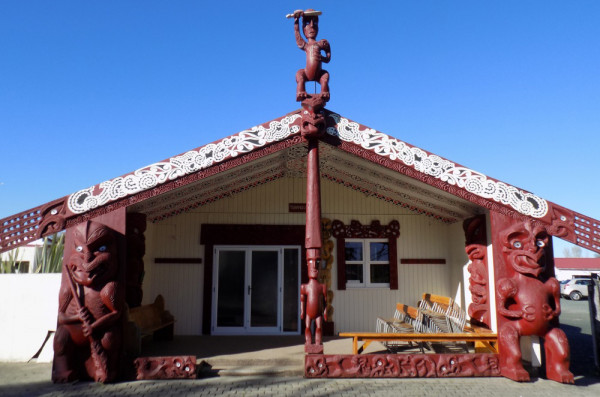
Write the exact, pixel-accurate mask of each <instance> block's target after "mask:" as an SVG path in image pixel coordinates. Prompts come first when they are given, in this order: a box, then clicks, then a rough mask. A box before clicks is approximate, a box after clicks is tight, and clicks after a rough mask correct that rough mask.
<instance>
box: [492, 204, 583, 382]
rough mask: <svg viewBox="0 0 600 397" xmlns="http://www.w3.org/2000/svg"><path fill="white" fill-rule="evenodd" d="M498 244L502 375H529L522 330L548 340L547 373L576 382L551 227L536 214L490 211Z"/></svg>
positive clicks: (523, 378) (496, 267) (496, 269)
mask: <svg viewBox="0 0 600 397" xmlns="http://www.w3.org/2000/svg"><path fill="white" fill-rule="evenodd" d="M490 218H491V224H492V225H491V226H492V243H493V246H494V273H495V279H496V291H495V292H496V311H497V318H498V352H499V354H500V371H501V373H502V375H503V376H505V377H507V378H510V379H513V380H516V381H528V380H529V374H528V373H527V371H526V370H525V369H524V367H523V364H522V361H521V357H522V355H521V348H520V344H519V341H520V338H521V336H532V335H535V336H539V337H541V338H543V340H544V349H545V353H546V377H547V378H548V379H552V380H555V381H557V382H562V383H573V374H572V373H571V372H570V371H569V360H570V351H569V342H568V340H567V337H566V335H565V333H564V332H563V331H562V330H561V329H560V328H559V324H558V316H559V315H560V286H559V284H558V281H557V280H556V278H554V277H553V271H554V269H553V265H552V262H553V258H552V247H551V240H550V236H549V234H548V231H547V230H546V228H545V227H544V226H542V225H541V224H539V223H534V222H533V221H531V220H518V219H514V218H511V217H508V216H506V215H502V214H499V213H495V212H492V213H490Z"/></svg>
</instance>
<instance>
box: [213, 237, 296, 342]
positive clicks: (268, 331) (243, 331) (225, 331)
mask: <svg viewBox="0 0 600 397" xmlns="http://www.w3.org/2000/svg"><path fill="white" fill-rule="evenodd" d="M285 249H297V250H298V284H300V268H301V266H302V263H301V251H300V250H301V247H300V246H288V245H218V246H215V247H214V253H213V258H214V263H213V269H214V270H213V292H212V294H213V295H212V316H211V334H212V335H296V334H299V333H300V321H298V329H297V330H295V331H287V332H286V331H283V285H284V282H283V281H284V280H283V273H284V272H283V259H284V255H283V253H284V250H285ZM221 251H244V252H245V265H244V320H243V323H244V325H243V326H241V327H222V326H221V327H219V326H218V325H217V310H218V304H219V302H218V297H219V254H220V252H221ZM253 251H276V252H277V253H278V259H277V325H276V326H274V327H252V326H251V325H250V320H251V296H250V290H251V287H252V279H251V278H252V252H253ZM299 290H300V285H298V291H299ZM299 315H300V299H298V316H299Z"/></svg>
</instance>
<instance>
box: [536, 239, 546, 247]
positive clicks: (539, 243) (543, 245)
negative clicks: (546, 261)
mask: <svg viewBox="0 0 600 397" xmlns="http://www.w3.org/2000/svg"><path fill="white" fill-rule="evenodd" d="M535 245H537V246H538V247H540V248H543V247H545V246H546V243H545V242H544V241H543V240H538V241H536V242H535Z"/></svg>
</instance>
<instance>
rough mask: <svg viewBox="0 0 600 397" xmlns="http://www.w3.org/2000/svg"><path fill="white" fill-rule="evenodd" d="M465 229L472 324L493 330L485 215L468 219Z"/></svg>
mask: <svg viewBox="0 0 600 397" xmlns="http://www.w3.org/2000/svg"><path fill="white" fill-rule="evenodd" d="M463 229H464V230H465V251H466V252H467V255H468V257H469V260H470V261H471V263H470V264H469V267H468V268H467V270H468V271H469V274H470V277H469V291H470V292H471V300H472V303H471V304H470V305H469V316H470V317H471V322H472V323H479V324H481V325H485V326H486V327H487V328H491V318H490V298H489V293H490V291H489V273H488V259H487V230H486V222H485V215H478V216H476V217H474V218H470V219H467V220H466V221H465V222H464V223H463Z"/></svg>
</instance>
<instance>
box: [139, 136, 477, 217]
mask: <svg viewBox="0 0 600 397" xmlns="http://www.w3.org/2000/svg"><path fill="white" fill-rule="evenodd" d="M306 153H307V148H306V145H305V144H299V145H295V146H292V147H289V148H287V149H283V150H281V151H279V152H277V153H274V154H271V155H268V156H265V157H262V158H259V159H255V160H252V161H250V162H247V163H245V164H242V165H240V166H237V167H235V168H232V169H229V170H225V171H222V172H220V173H218V174H216V175H213V176H210V177H207V178H204V179H202V180H199V181H196V182H193V183H191V184H188V185H186V186H183V187H181V188H179V189H175V190H172V191H170V192H168V193H165V194H162V195H159V196H156V197H153V198H150V199H147V200H144V201H141V202H139V203H137V204H134V205H132V206H131V207H130V209H129V210H130V211H135V212H141V213H144V214H146V215H147V216H148V220H149V221H151V222H157V221H161V220H163V219H166V218H168V217H171V216H173V215H177V214H180V213H183V212H186V211H189V210H192V209H194V208H197V207H200V206H203V205H206V204H209V203H212V202H215V201H218V200H221V199H224V198H228V197H231V196H233V195H235V194H236V193H241V192H243V191H246V190H248V189H251V188H253V187H256V186H261V185H264V184H266V183H269V182H272V181H275V180H277V179H280V178H283V177H297V178H304V177H306ZM319 154H320V164H321V178H322V179H323V180H329V181H331V182H333V183H338V184H340V185H342V186H345V187H347V188H348V189H352V190H355V191H360V192H362V193H364V194H365V195H366V196H373V197H375V198H378V199H381V200H384V201H386V202H389V203H392V204H395V205H398V206H401V207H403V208H407V209H410V210H412V211H415V212H418V213H422V214H425V215H428V216H431V217H433V218H435V219H438V220H439V221H442V222H447V223H452V222H456V221H459V220H462V219H465V218H468V217H471V216H473V215H476V214H479V213H481V212H483V209H482V208H481V207H479V206H477V205H475V204H473V203H470V202H469V201H466V200H464V199H461V198H459V197H456V196H454V195H452V194H450V193H447V192H444V191H442V190H439V189H436V188H434V187H432V186H429V185H427V184H425V183H423V182H420V181H417V180H415V179H413V178H410V177H408V176H405V175H402V174H399V173H397V172H395V171H393V170H389V169H387V168H384V167H382V166H380V165H378V164H375V163H373V162H371V161H369V160H366V159H363V158H360V157H357V156H355V155H352V154H349V153H347V152H345V151H343V150H340V149H338V148H335V147H333V146H331V145H328V144H325V143H322V144H321V146H320V153H319Z"/></svg>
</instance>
